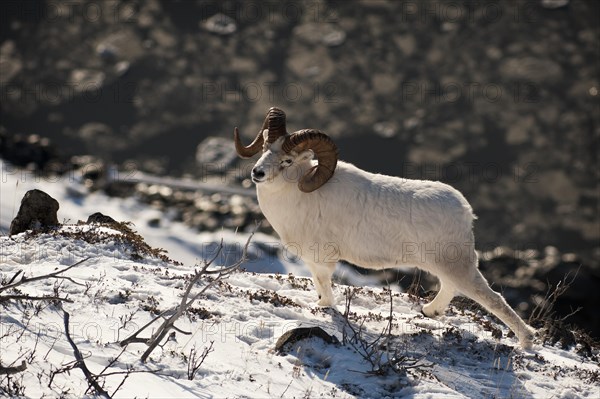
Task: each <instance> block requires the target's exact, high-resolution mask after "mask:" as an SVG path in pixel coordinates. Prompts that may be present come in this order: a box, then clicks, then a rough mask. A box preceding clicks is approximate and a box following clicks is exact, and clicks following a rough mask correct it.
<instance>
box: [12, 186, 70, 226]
mask: <svg viewBox="0 0 600 399" xmlns="http://www.w3.org/2000/svg"><path fill="white" fill-rule="evenodd" d="M58 208H59V205H58V201H56V200H55V199H54V198H52V197H51V196H49V195H48V194H46V193H45V192H43V191H41V190H29V191H27V192H26V193H25V196H23V199H22V200H21V207H20V208H19V213H17V216H16V217H15V218H14V219H13V221H12V222H11V223H10V231H9V235H13V234H19V233H22V232H24V231H27V230H31V229H33V230H37V229H43V228H47V227H53V226H58V217H57V215H56V213H57V212H58Z"/></svg>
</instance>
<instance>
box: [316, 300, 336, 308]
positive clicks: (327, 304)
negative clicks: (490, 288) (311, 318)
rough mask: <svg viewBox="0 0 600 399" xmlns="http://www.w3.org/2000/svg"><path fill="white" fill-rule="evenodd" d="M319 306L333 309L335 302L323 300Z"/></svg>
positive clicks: (319, 302) (318, 303)
mask: <svg viewBox="0 0 600 399" xmlns="http://www.w3.org/2000/svg"><path fill="white" fill-rule="evenodd" d="M317 306H320V307H322V308H332V307H333V301H332V300H331V299H329V300H327V299H324V298H321V299H319V301H318V302H317Z"/></svg>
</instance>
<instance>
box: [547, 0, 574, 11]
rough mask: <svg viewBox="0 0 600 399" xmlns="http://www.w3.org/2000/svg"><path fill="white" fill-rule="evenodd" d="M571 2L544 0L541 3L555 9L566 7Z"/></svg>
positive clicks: (566, 0) (565, 0)
mask: <svg viewBox="0 0 600 399" xmlns="http://www.w3.org/2000/svg"><path fill="white" fill-rule="evenodd" d="M568 4H569V0H542V1H541V5H542V7H544V8H548V9H550V10H555V9H557V8H561V7H565V6H566V5H568Z"/></svg>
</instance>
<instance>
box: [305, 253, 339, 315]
mask: <svg viewBox="0 0 600 399" xmlns="http://www.w3.org/2000/svg"><path fill="white" fill-rule="evenodd" d="M306 265H307V266H308V269H309V270H310V272H311V274H312V277H313V282H314V283H315V288H316V289H317V294H319V302H317V305H319V306H333V305H334V300H333V290H332V289H331V276H332V275H333V272H334V271H335V263H321V264H314V263H308V262H307V263H306Z"/></svg>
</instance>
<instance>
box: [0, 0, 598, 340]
mask: <svg viewBox="0 0 600 399" xmlns="http://www.w3.org/2000/svg"><path fill="white" fill-rule="evenodd" d="M0 7H1V8H2V13H1V21H0V85H1V92H0V96H1V97H0V157H1V158H3V159H4V160H6V161H8V162H10V163H11V164H12V165H15V166H18V167H24V168H28V169H31V170H35V171H37V172H39V173H46V174H48V173H50V174H51V173H68V172H67V171H69V170H73V169H77V168H80V170H81V168H83V170H86V172H85V176H84V177H85V179H86V182H87V184H88V188H89V190H91V191H93V190H104V191H105V192H106V193H108V194H109V195H113V196H137V197H138V198H140V199H141V200H143V201H147V202H148V203H150V204H152V206H154V207H156V208H158V209H161V210H164V211H165V212H167V211H169V212H171V213H170V215H174V216H173V217H174V218H175V219H177V220H181V221H182V222H184V223H186V224H188V225H190V226H193V227H194V228H197V229H198V230H199V231H206V230H215V229H219V228H221V227H222V226H225V227H230V228H236V227H241V228H245V227H247V226H248V225H251V224H252V222H253V220H255V219H257V218H260V217H261V216H260V210H259V209H258V207H257V206H256V202H255V199H254V198H252V196H246V195H241V197H240V196H239V195H238V196H235V198H234V200H232V199H231V196H229V195H227V194H226V193H221V192H219V191H218V190H217V191H216V192H212V193H210V192H209V193H207V192H206V191H205V192H202V193H194V192H190V189H189V187H188V189H186V190H180V188H177V185H176V184H166V183H165V184H157V183H156V182H155V181H154V183H153V182H146V183H144V182H143V181H142V182H141V183H140V182H139V180H144V179H142V178H141V176H147V175H146V174H148V175H151V176H162V177H169V179H170V180H169V181H171V182H173V181H176V179H179V178H186V179H193V180H185V181H195V182H197V184H198V185H201V184H206V183H207V182H208V183H214V182H217V183H219V184H221V185H223V186H227V187H239V188H241V189H247V190H248V191H249V192H250V191H252V187H251V184H250V182H249V181H248V171H249V169H248V168H247V164H244V163H242V162H241V161H239V160H238V158H237V157H236V155H235V152H234V151H233V146H232V141H231V137H232V131H233V127H234V126H239V127H240V129H241V132H242V134H243V135H244V137H245V140H247V141H249V140H251V139H252V137H253V136H254V135H255V134H256V132H257V131H258V129H259V127H260V124H261V123H262V120H263V118H264V115H265V113H266V111H267V110H268V108H269V107H271V106H278V107H281V108H283V109H284V110H285V111H286V113H287V116H288V129H289V130H290V131H293V130H298V129H301V128H307V127H314V128H318V129H320V130H323V131H325V132H326V133H328V134H329V135H331V136H332V137H333V138H334V139H335V141H336V143H337V144H338V146H339V149H340V158H341V159H343V160H346V161H349V162H352V163H354V164H356V165H357V166H359V167H361V168H364V169H367V170H369V171H373V172H379V173H385V174H391V175H398V176H403V177H408V178H418V179H432V180H441V181H444V182H447V183H449V184H451V185H453V186H454V187H456V188H457V189H459V190H460V191H462V192H463V193H464V194H465V196H466V198H467V199H468V200H469V201H470V203H471V204H472V206H473V208H474V210H475V213H476V214H477V215H478V217H479V219H478V221H477V222H476V224H475V234H476V237H477V240H478V248H479V249H481V250H482V251H483V253H484V256H483V259H482V265H481V267H482V270H484V271H485V272H486V275H487V276H488V278H490V280H493V281H495V282H496V283H497V284H499V286H501V287H502V289H503V290H504V291H505V295H506V296H507V297H508V298H509V301H511V303H513V305H515V304H520V305H521V307H520V310H521V311H524V312H526V311H527V309H528V308H530V306H531V301H530V299H528V298H529V297H530V296H531V295H533V294H537V295H542V296H543V293H544V292H545V291H546V289H547V288H548V287H550V286H552V285H553V284H556V283H557V282H558V281H560V280H561V279H563V278H564V276H565V274H567V273H569V272H570V273H575V272H576V271H578V273H579V275H578V278H577V279H576V281H575V282H574V284H575V285H576V286H575V288H574V289H573V290H571V291H572V292H571V293H570V294H568V295H571V297H570V298H568V300H567V301H566V302H565V303H564V304H561V305H560V306H562V308H560V311H561V312H562V313H563V314H568V313H570V311H571V310H574V309H575V308H577V307H578V306H580V305H581V306H584V310H583V311H581V312H580V313H579V316H577V315H575V316H573V317H579V319H576V320H578V322H580V323H586V324H585V326H586V327H587V329H588V330H592V331H594V332H595V334H597V335H600V325H599V323H600V322H599V321H598V318H597V314H594V313H593V308H591V309H590V307H589V306H585V304H587V303H590V304H592V305H593V304H594V303H596V304H597V303H598V300H599V299H600V298H599V294H598V292H600V290H598V287H599V284H600V245H599V243H600V224H599V223H600V220H599V209H598V207H599V195H600V192H599V187H598V181H599V177H600V168H598V142H599V138H600V125H599V117H600V112H599V111H600V109H599V102H598V101H599V94H598V91H599V89H600V82H599V76H598V70H599V64H598V60H599V30H598V24H599V22H598V21H600V3H599V2H597V1H584V0H571V1H568V0H531V1H528V0H523V1H520V0H518V1H506V2H504V1H503V2H497V1H486V0H478V1H438V0H431V1H426V0H424V1H417V0H415V1H404V0H397V1H392V0H390V1H379V0H364V1H316V0H315V1H312V0H308V1H254V0H250V1H230V0H224V1H202V0H182V1H176V0H173V1H171V0H164V1H160V0H147V1H142V0H139V1H136V0H132V1H126V0H123V1H73V0H68V1H58V0H47V1H42V0H40V1H22V0H5V1H3V2H2V5H1V6H0ZM86 165H88V166H89V165H94V166H95V167H93V168H89V167H88V168H87V169H86ZM96 166H97V167H96ZM110 168H113V169H110ZM107 170H119V171H125V172H121V173H120V174H119V176H120V177H121V178H120V179H119V178H117V179H115V178H114V176H113V178H111V176H107V174H109V173H108V172H107ZM124 176H125V178H124ZM128 176H131V177H137V178H138V180H135V179H130V181H128V179H127V178H126V177H128ZM134 183H135V184H134ZM163 183H164V181H163ZM263 229H264V230H265V231H266V232H269V227H268V224H267V225H265V226H264V227H263ZM4 233H5V232H3V234H4ZM515 276H516V277H515ZM424 284H425V283H424ZM582 304H583V305H582ZM592 305H590V306H592Z"/></svg>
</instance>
